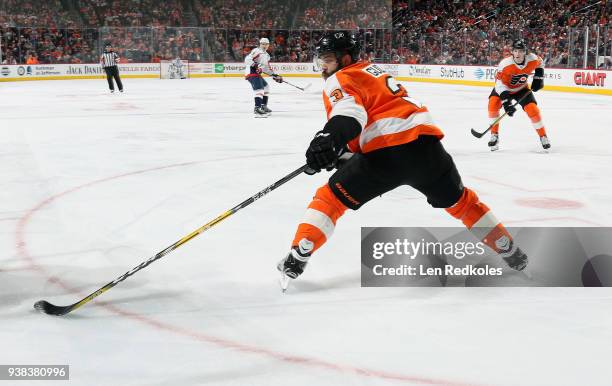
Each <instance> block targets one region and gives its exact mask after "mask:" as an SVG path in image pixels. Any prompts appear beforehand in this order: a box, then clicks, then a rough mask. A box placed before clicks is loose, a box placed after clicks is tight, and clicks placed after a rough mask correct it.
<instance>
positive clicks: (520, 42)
mask: <svg viewBox="0 0 612 386" xmlns="http://www.w3.org/2000/svg"><path fill="white" fill-rule="evenodd" d="M512 49H513V50H525V51H527V44H525V39H516V40H515V41H513V42H512Z"/></svg>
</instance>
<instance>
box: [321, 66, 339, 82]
mask: <svg viewBox="0 0 612 386" xmlns="http://www.w3.org/2000/svg"><path fill="white" fill-rule="evenodd" d="M339 67H340V66H338V67H336V69H335V70H333V71H329V70H322V71H321V76H323V79H325V80H327V78H329V77H330V76H332V75H334V74H335V73H336V72H338V70H339V69H340V68H339Z"/></svg>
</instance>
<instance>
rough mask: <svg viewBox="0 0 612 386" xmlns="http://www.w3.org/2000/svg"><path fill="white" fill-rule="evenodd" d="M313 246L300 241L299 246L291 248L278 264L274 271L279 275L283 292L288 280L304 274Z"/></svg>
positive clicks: (304, 240)
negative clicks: (277, 271) (278, 272)
mask: <svg viewBox="0 0 612 386" xmlns="http://www.w3.org/2000/svg"><path fill="white" fill-rule="evenodd" d="M313 248H314V244H313V243H312V242H311V241H310V240H307V239H302V240H300V242H299V244H298V245H297V246H295V247H292V248H291V251H289V253H288V254H287V256H286V257H285V258H284V259H282V260H281V261H279V262H278V264H277V266H276V269H278V270H279V271H280V273H281V280H280V285H281V289H282V290H283V292H285V291H286V290H287V287H288V286H289V279H297V277H298V276H300V275H301V274H302V273H303V272H304V268H305V267H306V264H307V263H308V259H309V258H310V255H311V253H312V250H313Z"/></svg>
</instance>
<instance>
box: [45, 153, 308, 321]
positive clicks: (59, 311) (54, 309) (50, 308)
mask: <svg viewBox="0 0 612 386" xmlns="http://www.w3.org/2000/svg"><path fill="white" fill-rule="evenodd" d="M306 168H307V166H306V165H304V166H301V167H300V168H298V169H296V170H294V171H292V172H291V173H289V174H287V175H286V176H285V177H283V178H281V179H280V180H278V181H276V182H275V183H273V184H272V185H270V186H268V187H266V188H265V189H263V190H261V191H259V192H258V193H256V194H255V195H253V196H251V197H249V198H247V199H246V200H244V201H243V202H241V203H240V204H238V205H236V206H235V207H233V208H232V209H229V210H227V211H225V212H223V213H222V214H221V215H219V216H217V217H216V218H215V219H213V220H211V221H209V222H208V223H206V224H204V225H202V226H201V227H200V228H198V229H196V230H194V231H193V232H191V233H190V234H188V235H186V236H185V237H183V238H182V239H180V240H178V241H177V242H175V243H174V244H172V245H170V246H169V247H167V248H165V249H163V250H162V251H160V252H158V253H157V254H156V255H155V256H153V257H151V258H149V259H148V260H145V261H143V262H142V263H140V264H139V265H137V266H136V267H134V268H132V269H131V270H129V271H127V272H126V273H124V274H123V275H121V276H119V277H118V278H116V279H115V280H113V281H111V282H109V283H107V284H106V285H105V286H103V287H101V288H100V289H98V290H96V291H94V292H92V293H91V294H89V295H87V296H86V297H84V298H83V299H81V300H80V301H78V302H76V303H74V304H72V305H70V306H65V307H61V306H55V305H53V304H51V303H48V302H46V301H44V300H41V301H39V302H37V303H36V304H35V305H34V308H36V309H41V310H42V311H44V312H45V313H48V314H54V315H65V314H67V313H69V312H71V311H73V310H75V309H77V308H79V307H81V306H82V305H84V304H86V303H89V302H90V301H91V300H93V299H94V298H96V297H98V296H99V295H101V294H102V293H104V292H106V291H108V290H109V289H111V288H113V287H114V286H116V285H117V284H119V283H121V282H122V281H124V280H125V279H127V278H128V277H130V276H132V275H133V274H135V273H136V272H138V271H140V270H141V269H144V268H146V267H147V266H149V265H150V264H151V263H153V262H154V261H156V260H159V259H161V258H162V257H164V256H166V255H167V254H169V253H170V252H172V251H174V250H175V249H177V248H179V247H180V246H181V245H183V244H185V243H186V242H188V241H189V240H191V239H193V238H194V237H196V236H197V235H199V234H201V233H203V232H205V231H207V230H209V229H210V228H212V227H213V226H215V225H217V224H218V223H220V222H221V221H223V220H225V219H226V218H228V217H229V216H231V215H233V214H234V213H236V212H238V211H239V210H240V209H243V208H245V207H247V206H249V205H251V204H252V203H254V202H255V201H257V200H259V199H260V198H262V197H263V196H265V195H266V194H268V193H270V192H271V191H273V190H274V189H276V188H278V187H279V186H281V185H283V184H285V183H286V182H288V181H290V180H292V179H293V178H295V177H296V176H298V175H300V174H302V173H303V172H304V170H306Z"/></svg>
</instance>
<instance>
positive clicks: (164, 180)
mask: <svg viewBox="0 0 612 386" xmlns="http://www.w3.org/2000/svg"><path fill="white" fill-rule="evenodd" d="M292 81H295V83H297V84H306V83H308V82H312V83H313V86H312V88H311V89H310V90H309V91H308V92H306V93H301V92H300V91H298V90H296V89H294V88H292V87H290V86H287V85H278V84H276V83H273V84H272V85H271V88H272V94H271V98H270V103H269V106H270V107H271V108H272V109H273V110H274V113H273V116H272V117H271V118H268V119H254V118H253V117H252V92H251V90H250V86H249V84H248V83H247V82H245V81H244V80H242V79H238V78H233V79H229V78H228V79H191V80H182V81H181V80H175V81H159V80H151V79H138V80H136V79H125V81H124V83H125V87H126V93H125V94H113V95H111V94H109V93H108V92H107V90H106V83H105V81H103V80H91V81H90V80H84V81H47V82H22V83H0V106H1V107H0V176H1V179H0V183H1V185H2V189H1V190H0V240H1V243H2V244H1V245H2V252H3V254H2V255H1V256H0V264H1V266H0V341H1V342H2V343H1V349H0V364H70V366H71V382H70V384H71V385H110V384H117V385H148V386H151V385H173V386H174V385H182V386H189V385H283V386H299V385H396V384H409V385H413V384H414V385H418V384H430V385H451V384H476V385H587V384H588V385H609V384H610V382H611V381H610V371H609V368H610V367H609V361H610V358H611V357H612V348H611V346H610V342H611V341H612V327H611V326H612V311H611V310H612V291H611V290H610V289H584V288H576V289H565V288H360V281H359V272H360V262H359V239H360V227H361V226H416V225H419V226H436V225H437V226H454V225H459V224H458V223H457V221H456V220H454V219H453V218H451V217H450V216H448V215H447V214H446V213H445V212H444V211H442V210H437V209H433V208H431V207H430V206H429V205H428V204H427V203H426V201H425V199H424V198H423V197H422V196H421V195H420V194H419V193H418V192H416V191H413V190H410V189H408V188H406V189H398V190H396V191H393V192H390V193H388V194H386V195H384V196H383V197H382V198H379V199H376V200H374V201H372V202H371V203H369V204H367V205H366V206H365V207H363V208H362V209H361V210H359V211H358V212H351V213H347V214H346V215H345V216H344V217H343V218H342V219H341V220H340V222H339V224H338V227H337V228H336V233H335V235H334V237H333V239H332V240H331V241H330V242H329V243H328V244H327V245H326V246H324V247H323V248H322V249H321V250H320V251H319V253H317V255H315V256H314V257H313V258H312V260H311V264H310V265H309V267H308V270H307V271H306V273H305V274H304V276H303V277H302V278H300V279H299V280H298V281H296V282H295V283H293V284H292V287H291V288H290V290H289V291H288V292H287V293H286V294H285V295H282V294H281V292H280V290H279V287H278V284H277V278H278V273H277V271H276V269H275V265H276V263H277V261H278V260H279V259H280V258H281V257H283V256H284V254H286V252H287V250H288V246H289V242H290V241H291V238H292V237H293V232H294V230H295V226H296V224H297V222H298V221H299V219H300V217H301V215H302V213H303V210H304V209H305V207H306V205H307V204H308V202H309V200H310V198H311V196H312V195H313V193H314V191H315V189H316V188H317V187H318V186H319V185H321V184H322V183H324V181H325V179H326V175H324V174H320V175H317V176H313V177H309V176H306V175H303V176H299V177H297V178H296V179H294V180H293V181H291V182H289V183H288V184H286V185H285V186H283V187H281V188H279V190H277V191H275V192H273V193H271V194H269V195H268V196H266V197H265V198H263V199H261V200H260V201H257V202H256V203H255V204H253V205H251V206H250V207H248V208H246V209H244V210H243V211H240V212H239V213H237V214H236V215H234V216H232V217H230V218H229V219H227V220H225V221H224V222H222V223H221V224H219V225H217V226H216V227H214V228H213V229H211V230H210V231H208V232H206V233H205V234H203V235H201V236H199V237H198V238H196V239H194V240H192V241H190V242H189V243H187V244H186V245H184V246H182V247H181V248H180V249H178V250H177V251H175V252H173V253H172V254H170V255H168V256H166V257H165V258H163V259H162V260H161V261H158V262H156V263H154V264H153V265H152V266H150V267H148V268H147V269H145V270H143V271H141V272H138V273H137V274H136V275H135V276H133V277H131V278H130V279H128V280H127V281H125V282H123V283H121V284H120V285H118V286H117V287H115V288H113V289H112V290H111V291H109V292H107V293H105V294H103V295H102V296H100V297H99V298H98V299H97V300H96V301H94V302H93V303H91V304H88V305H86V306H85V307H83V308H81V309H79V310H78V311H75V312H74V313H73V314H70V315H69V316H67V317H62V318H58V317H49V316H46V315H42V314H39V313H36V312H34V310H33V309H32V304H33V303H34V302H35V301H36V300H39V299H41V298H44V299H47V300H50V301H51V302H53V303H55V304H60V305H64V304H70V303H72V302H74V301H76V300H78V299H80V298H81V297H82V296H84V295H86V294H88V293H90V292H91V291H93V290H95V289H97V288H98V287H100V286H102V285H103V284H105V283H107V282H109V281H110V280H112V279H114V278H115V277H117V276H119V275H121V274H122V273H124V272H125V271H127V270H129V269H131V268H132V267H134V266H135V265H137V264H139V263H140V262H141V261H143V260H145V259H146V258H148V257H150V256H152V255H153V254H155V253H156V252H158V251H159V250H161V249H163V248H165V247H166V246H168V245H170V244H171V243H173V242H175V241H176V240H178V239H179V238H181V237H183V236H184V235H185V234H187V233H189V232H191V231H192V230H194V229H196V228H198V227H200V226H201V225H203V224H204V223H206V222H208V221H209V220H211V219H212V218H214V217H216V216H217V215H219V214H220V213H222V212H223V211H225V210H227V209H229V208H231V207H232V206H234V205H236V204H237V203H239V202H241V201H242V200H244V199H246V198H247V197H249V196H250V195H252V194H254V193H256V192H257V191H259V190H260V189H262V188H264V187H265V186H267V185H269V184H270V183H272V182H274V181H276V180H277V179H279V178H280V177H282V176H284V175H285V174H287V173H289V172H290V171H292V170H294V169H296V168H297V167H299V166H300V165H301V163H303V162H304V157H303V153H304V150H305V148H306V146H307V144H308V142H309V140H310V138H311V137H312V135H313V133H314V132H316V131H317V130H319V129H320V128H321V127H322V125H323V123H324V112H323V105H322V102H321V97H320V90H321V81H320V80H318V79H301V80H300V79H292ZM404 84H405V86H406V87H407V88H408V89H409V91H410V93H411V95H412V96H413V97H415V98H417V99H419V100H421V101H422V102H423V103H425V104H426V105H427V106H428V107H429V108H430V111H431V112H432V114H433V116H434V119H435V120H436V123H437V124H438V125H439V126H440V127H441V128H442V129H443V130H444V131H445V133H446V138H445V140H444V145H445V147H446V148H447V150H448V151H449V152H450V153H451V154H452V155H453V156H454V159H455V162H456V163H457V165H458V168H459V170H460V172H461V174H462V176H463V179H464V182H465V184H466V185H468V186H470V187H472V188H473V189H475V190H476V191H477V192H478V193H479V195H480V197H481V199H482V200H483V201H484V202H486V203H487V205H488V206H490V207H491V208H492V209H493V210H494V212H495V213H496V215H497V217H499V218H500V219H501V220H502V221H503V222H504V223H506V224H507V225H511V226H610V225H612V220H611V218H612V195H611V194H610V191H611V188H612V176H611V175H612V173H611V168H612V167H611V166H610V165H611V161H612V150H611V149H610V146H611V143H612V141H611V139H612V134H611V132H610V129H611V125H610V122H611V121H612V120H611V117H612V114H611V113H612V103H611V102H612V99H610V97H605V96H591V95H583V94H563V93H553V92H539V93H538V94H537V98H538V102H539V105H540V107H541V110H542V115H543V119H544V122H545V124H546V128H547V130H548V133H549V137H550V139H551V142H552V151H551V152H550V153H549V154H545V153H544V152H543V151H542V150H541V147H540V144H539V141H538V138H537V135H536V134H535V132H534V130H533V129H532V128H531V124H530V122H529V119H528V118H527V117H526V116H525V115H524V114H523V113H522V112H520V111H519V112H518V113H517V115H516V116H515V117H513V118H511V119H505V120H504V121H502V125H501V126H502V127H501V142H500V147H501V150H500V151H498V152H495V153H491V152H490V151H489V150H488V148H487V145H486V142H487V138H488V136H487V137H484V138H482V139H480V140H477V139H475V138H474V137H472V136H471V135H470V133H469V129H470V128H471V127H474V128H476V129H478V130H484V129H485V128H486V127H487V124H488V123H487V121H488V119H487V113H486V106H487V96H488V94H489V91H490V90H489V89H488V88H482V87H465V86H449V85H433V84H425V83H404ZM37 384H44V382H39V383H37ZM48 384H51V385H55V384H59V383H57V382H48Z"/></svg>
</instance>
